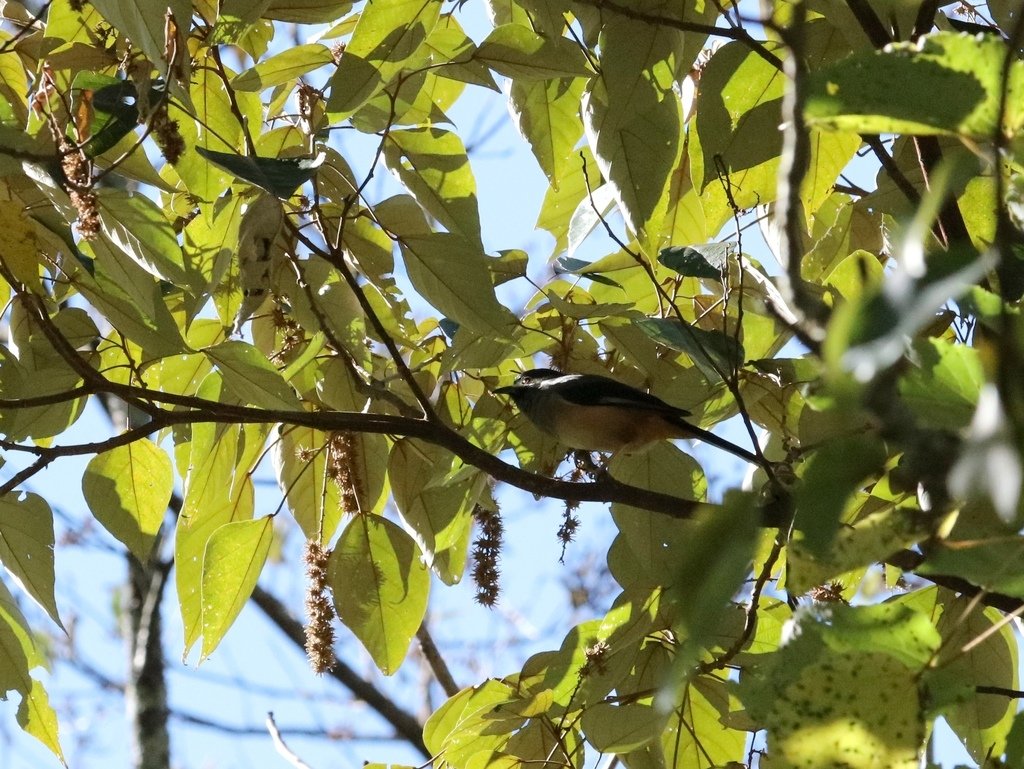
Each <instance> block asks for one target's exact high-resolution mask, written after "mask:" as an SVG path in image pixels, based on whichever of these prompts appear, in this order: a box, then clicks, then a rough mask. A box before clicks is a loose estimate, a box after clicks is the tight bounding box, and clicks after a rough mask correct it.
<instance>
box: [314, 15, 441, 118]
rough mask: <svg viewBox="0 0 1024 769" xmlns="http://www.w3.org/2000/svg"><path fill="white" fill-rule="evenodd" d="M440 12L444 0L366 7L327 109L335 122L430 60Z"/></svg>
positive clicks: (336, 76) (333, 83) (335, 78)
mask: <svg viewBox="0 0 1024 769" xmlns="http://www.w3.org/2000/svg"><path fill="white" fill-rule="evenodd" d="M440 12H441V0H375V2H372V3H367V4H366V5H365V6H364V8H363V11H362V13H361V14H360V16H359V23H358V24H356V28H355V30H354V31H353V33H352V39H351V40H350V41H349V43H348V45H347V46H346V47H345V53H344V54H343V55H342V57H341V60H340V61H339V62H338V69H337V71H335V73H334V76H333V77H332V78H331V95H330V98H329V99H328V101H327V109H328V110H330V111H331V112H333V113H339V114H338V115H337V116H336V117H347V116H348V115H351V114H352V113H353V112H355V111H356V110H357V109H359V107H360V106H362V105H363V104H365V103H366V102H367V101H369V99H370V98H372V97H373V96H374V95H375V94H376V93H377V92H379V91H380V90H381V89H382V88H384V86H386V85H387V84H388V83H389V82H391V79H392V78H393V77H394V76H395V75H396V74H397V73H398V72H399V71H401V70H402V69H403V68H405V67H407V66H410V65H411V64H412V63H413V62H414V61H416V60H418V59H420V58H423V59H426V58H427V57H428V56H429V54H430V51H429V49H428V48H427V47H426V46H425V45H424V42H425V41H426V39H427V35H429V34H430V32H431V31H432V30H433V29H434V27H435V26H436V25H437V20H438V17H439V16H440Z"/></svg>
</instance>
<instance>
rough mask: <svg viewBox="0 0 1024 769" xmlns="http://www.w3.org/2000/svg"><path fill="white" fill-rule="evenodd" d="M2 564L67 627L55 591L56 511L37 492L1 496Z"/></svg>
mask: <svg viewBox="0 0 1024 769" xmlns="http://www.w3.org/2000/svg"><path fill="white" fill-rule="evenodd" d="M0 563H2V564H3V566H4V568H5V569H7V571H9V572H10V573H11V575H12V576H14V577H15V578H16V579H17V580H18V582H19V583H21V585H22V587H24V588H25V590H26V591H27V592H28V594H29V595H31V596H32V598H33V599H34V600H35V601H36V603H38V604H39V605H40V606H42V607H43V608H44V609H45V610H46V613H47V614H49V615H50V619H52V620H53V621H54V622H56V623H57V624H58V625H59V626H60V627H61V628H63V627H64V626H63V624H61V621H60V617H59V616H58V615H57V602H56V599H55V598H54V593H53V586H54V580H55V576H54V571H53V512H52V511H51V510H50V506H49V505H48V504H47V503H46V500H45V499H43V498H42V497H40V496H38V495H37V494H25V495H23V496H20V497H19V495H18V494H15V493H10V494H5V495H4V496H2V497H0Z"/></svg>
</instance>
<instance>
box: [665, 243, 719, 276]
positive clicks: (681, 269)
mask: <svg viewBox="0 0 1024 769" xmlns="http://www.w3.org/2000/svg"><path fill="white" fill-rule="evenodd" d="M735 253H736V244H735V243H705V244H704V245H702V246H669V247H668V248H664V249H662V251H661V253H660V254H658V261H659V262H661V263H662V264H663V265H665V266H666V267H668V268H669V269H672V270H675V271H676V272H678V273H679V274H680V275H683V276H685V277H687V278H709V279H710V280H717V281H722V280H723V279H724V277H725V275H727V274H728V272H727V271H728V269H729V259H730V258H731V257H732V256H733V255H734V254H735Z"/></svg>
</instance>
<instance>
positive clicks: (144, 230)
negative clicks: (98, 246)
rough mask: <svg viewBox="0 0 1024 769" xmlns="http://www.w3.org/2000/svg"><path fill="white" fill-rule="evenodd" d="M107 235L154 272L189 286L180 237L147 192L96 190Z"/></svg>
mask: <svg viewBox="0 0 1024 769" xmlns="http://www.w3.org/2000/svg"><path fill="white" fill-rule="evenodd" d="M96 196H97V203H98V205H99V212H100V222H101V223H102V224H103V234H104V235H105V236H106V237H107V238H109V239H110V242H111V243H113V244H114V245H115V246H117V248H119V249H120V250H121V251H123V252H124V253H125V254H127V255H128V256H129V257H131V258H132V259H133V260H134V261H135V262H136V263H137V264H138V265H139V266H140V267H142V268H143V269H144V270H145V271H146V272H148V273H149V274H150V275H153V276H155V277H157V278H160V279H162V280H166V281H168V282H170V283H173V284H175V285H176V286H182V287H186V286H188V285H189V278H188V276H187V275H186V273H185V266H184V260H183V259H182V255H181V246H179V245H178V237H177V235H175V234H174V230H173V229H172V227H171V224H170V222H168V221H167V216H166V215H165V214H164V212H163V211H162V210H161V209H160V208H158V207H157V205H156V204H155V203H154V202H153V201H152V200H150V199H149V198H147V197H146V196H144V195H140V194H138V193H133V192H126V191H125V190H116V189H110V188H102V189H99V190H97V191H96Z"/></svg>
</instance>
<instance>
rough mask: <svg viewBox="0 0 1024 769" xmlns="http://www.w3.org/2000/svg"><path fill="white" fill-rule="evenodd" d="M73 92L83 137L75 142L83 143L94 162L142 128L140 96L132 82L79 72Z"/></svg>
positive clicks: (75, 111) (93, 73) (73, 106)
mask: <svg viewBox="0 0 1024 769" xmlns="http://www.w3.org/2000/svg"><path fill="white" fill-rule="evenodd" d="M71 92H72V95H73V96H74V102H73V104H72V110H73V112H74V115H75V121H76V128H77V129H78V130H79V131H82V133H83V134H84V135H82V136H78V137H76V140H77V141H79V142H80V143H81V142H83V141H84V146H83V147H82V149H83V150H84V151H85V154H86V155H88V156H89V157H91V158H94V157H96V156H97V155H102V154H103V153H104V152H106V151H107V150H109V149H110V148H111V147H113V146H114V145H115V144H117V143H118V142H119V141H120V140H121V138H122V137H124V136H127V135H128V134H129V133H130V132H131V131H133V130H134V129H135V128H136V127H137V126H138V124H139V109H138V107H137V106H136V99H137V98H138V94H137V93H136V91H135V84H134V83H132V82H131V81H128V80H120V79H118V78H116V77H111V76H109V75H101V74H98V73H95V72H79V73H77V74H76V75H75V79H74V80H73V81H72V82H71ZM82 129H84V131H83V130H82Z"/></svg>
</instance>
